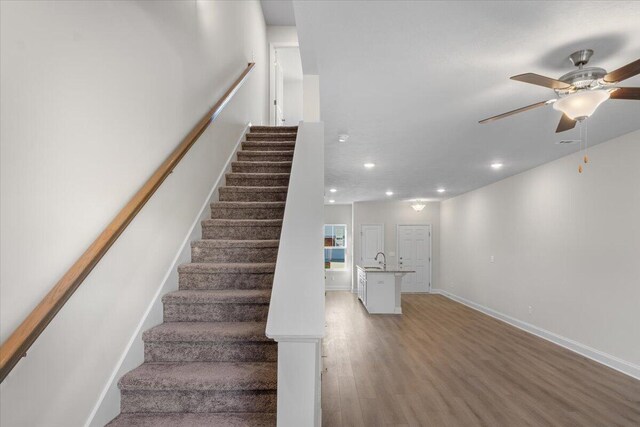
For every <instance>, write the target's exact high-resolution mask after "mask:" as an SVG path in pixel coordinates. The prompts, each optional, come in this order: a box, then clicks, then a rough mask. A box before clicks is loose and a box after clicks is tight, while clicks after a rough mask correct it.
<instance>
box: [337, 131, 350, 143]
mask: <svg viewBox="0 0 640 427" xmlns="http://www.w3.org/2000/svg"><path fill="white" fill-rule="evenodd" d="M347 139H349V135H347V134H346V133H343V134H341V135H338V142H347Z"/></svg>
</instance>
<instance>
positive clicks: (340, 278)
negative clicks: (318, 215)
mask: <svg viewBox="0 0 640 427" xmlns="http://www.w3.org/2000/svg"><path fill="white" fill-rule="evenodd" d="M352 216H353V210H352V209H351V205H324V223H325V224H347V250H346V255H345V257H346V265H347V268H346V270H344V271H326V270H325V279H324V282H325V289H327V290H350V289H351V278H352V268H353V224H352Z"/></svg>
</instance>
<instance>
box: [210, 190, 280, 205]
mask: <svg viewBox="0 0 640 427" xmlns="http://www.w3.org/2000/svg"><path fill="white" fill-rule="evenodd" d="M258 188H264V187H258ZM284 206H285V202H225V201H223V202H213V203H211V207H212V208H227V209H255V208H263V209H270V208H271V209H273V208H284Z"/></svg>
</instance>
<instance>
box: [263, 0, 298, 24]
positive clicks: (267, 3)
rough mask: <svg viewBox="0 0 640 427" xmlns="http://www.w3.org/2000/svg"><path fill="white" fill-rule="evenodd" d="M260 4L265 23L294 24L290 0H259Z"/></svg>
mask: <svg viewBox="0 0 640 427" xmlns="http://www.w3.org/2000/svg"><path fill="white" fill-rule="evenodd" d="M260 4H261V5H262V14H263V15H264V21H265V22H266V24H267V25H289V26H290V25H296V19H295V17H294V15H293V5H292V2H291V0H261V1H260Z"/></svg>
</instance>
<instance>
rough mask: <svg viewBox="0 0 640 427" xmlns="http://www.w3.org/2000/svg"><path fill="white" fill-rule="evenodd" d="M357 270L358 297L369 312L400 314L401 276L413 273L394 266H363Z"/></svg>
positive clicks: (359, 266)
mask: <svg viewBox="0 0 640 427" xmlns="http://www.w3.org/2000/svg"><path fill="white" fill-rule="evenodd" d="M356 268H357V270H358V298H359V299H360V301H362V304H364V306H365V308H366V309H367V311H368V312H369V313H370V314H402V294H401V293H400V286H401V284H402V276H404V275H405V274H407V273H414V271H410V270H400V269H398V268H396V267H386V268H383V267H364V266H361V265H358V266H356Z"/></svg>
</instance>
